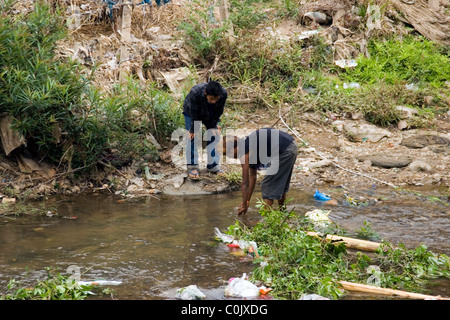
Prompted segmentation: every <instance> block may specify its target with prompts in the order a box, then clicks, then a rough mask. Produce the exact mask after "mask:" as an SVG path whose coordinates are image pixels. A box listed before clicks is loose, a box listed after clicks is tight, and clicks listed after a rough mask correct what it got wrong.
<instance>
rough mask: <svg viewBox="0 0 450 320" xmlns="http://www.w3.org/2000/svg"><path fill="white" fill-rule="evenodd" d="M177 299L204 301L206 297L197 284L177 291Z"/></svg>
mask: <svg viewBox="0 0 450 320" xmlns="http://www.w3.org/2000/svg"><path fill="white" fill-rule="evenodd" d="M176 297H177V298H178V299H181V300H202V299H205V298H206V295H205V294H204V293H203V292H201V291H200V290H199V289H198V288H197V286H196V285H195V284H193V285H190V286H187V287H185V288H180V289H178V290H177V293H176Z"/></svg>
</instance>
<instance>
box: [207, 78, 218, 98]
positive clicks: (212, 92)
mask: <svg viewBox="0 0 450 320" xmlns="http://www.w3.org/2000/svg"><path fill="white" fill-rule="evenodd" d="M205 92H206V94H207V95H208V96H214V97H218V96H221V95H222V86H221V85H220V83H218V82H217V81H213V80H210V81H209V82H208V84H207V85H206V88H205Z"/></svg>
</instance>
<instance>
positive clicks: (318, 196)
mask: <svg viewBox="0 0 450 320" xmlns="http://www.w3.org/2000/svg"><path fill="white" fill-rule="evenodd" d="M314 199H316V200H319V201H328V200H331V198H330V197H329V196H327V195H326V194H324V193H321V192H319V191H318V190H316V192H315V193H314Z"/></svg>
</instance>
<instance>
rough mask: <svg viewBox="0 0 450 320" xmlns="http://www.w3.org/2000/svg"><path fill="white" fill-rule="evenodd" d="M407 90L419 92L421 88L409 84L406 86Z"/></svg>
mask: <svg viewBox="0 0 450 320" xmlns="http://www.w3.org/2000/svg"><path fill="white" fill-rule="evenodd" d="M405 88H406V89H407V90H412V91H417V90H419V87H418V86H417V84H415V83H408V84H405Z"/></svg>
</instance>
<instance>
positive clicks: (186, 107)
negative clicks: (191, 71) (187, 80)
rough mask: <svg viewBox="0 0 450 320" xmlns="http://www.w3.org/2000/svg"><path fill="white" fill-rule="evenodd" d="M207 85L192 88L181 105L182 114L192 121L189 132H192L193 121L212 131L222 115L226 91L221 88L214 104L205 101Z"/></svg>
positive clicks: (202, 84)
mask: <svg viewBox="0 0 450 320" xmlns="http://www.w3.org/2000/svg"><path fill="white" fill-rule="evenodd" d="M206 85H207V83H200V84H197V85H195V86H194V87H192V89H191V91H190V92H189V93H188V95H187V96H186V99H185V100H184V104H183V114H185V115H188V116H190V117H191V119H192V125H191V128H190V130H189V131H190V132H192V133H193V132H194V121H201V122H202V123H203V124H204V125H205V126H206V129H214V128H216V127H217V123H218V122H219V121H220V117H221V116H222V114H223V107H224V106H225V101H226V100H227V91H226V90H225V89H224V88H222V94H221V97H220V99H219V100H218V101H217V102H216V103H215V104H210V103H208V100H206V94H205V88H206Z"/></svg>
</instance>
